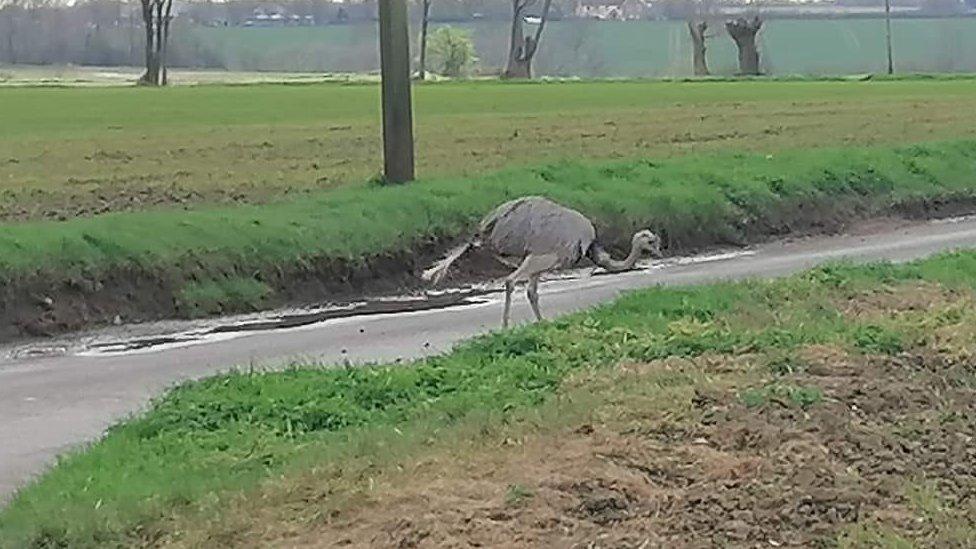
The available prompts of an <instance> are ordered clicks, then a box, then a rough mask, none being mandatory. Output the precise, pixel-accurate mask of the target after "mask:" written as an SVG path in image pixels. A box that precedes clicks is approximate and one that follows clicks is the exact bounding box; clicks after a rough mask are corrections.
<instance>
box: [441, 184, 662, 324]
mask: <svg viewBox="0 0 976 549" xmlns="http://www.w3.org/2000/svg"><path fill="white" fill-rule="evenodd" d="M479 247H485V248H487V249H488V250H489V251H490V252H491V253H492V254H493V255H494V256H495V257H497V258H498V260H499V261H501V262H502V263H504V264H506V265H508V266H510V267H513V268H515V271H514V272H512V273H511V274H510V275H508V276H507V277H506V278H505V311H504V313H503V315H502V327H504V328H507V327H508V325H509V321H510V315H511V307H512V292H513V291H514V290H515V285H516V284H517V283H519V282H523V281H524V282H526V283H527V284H526V296H527V297H528V299H529V305H531V306H532V312H533V313H534V314H535V318H536V320H542V313H541V312H540V311H539V278H540V277H541V276H542V275H543V274H544V273H546V272H548V271H553V270H556V269H563V268H567V267H570V266H572V265H575V264H576V263H578V262H580V261H581V260H582V259H583V258H584V257H586V258H589V259H590V260H591V261H593V263H596V264H597V265H599V266H601V267H603V268H604V269H606V270H608V271H613V272H617V271H626V270H629V269H632V268H633V267H634V265H635V264H636V263H637V261H638V259H640V257H641V254H642V253H648V254H650V255H651V256H652V257H661V239H660V238H659V237H658V235H656V234H655V233H653V232H651V231H650V230H646V229H645V230H641V231H637V232H636V233H635V234H634V237H633V239H632V240H631V248H630V254H629V255H628V256H627V258H626V259H624V260H622V261H618V260H615V259H613V258H612V257H610V254H609V253H607V251H606V250H605V249H604V248H603V247H602V246H600V244H599V243H598V242H597V241H596V229H595V228H594V227H593V223H592V222H591V221H590V220H589V219H587V218H586V216H584V215H583V214H581V213H580V212H578V211H576V210H574V209H571V208H567V207H565V206H562V205H560V204H557V203H555V202H553V201H551V200H549V199H547V198H543V197H539V196H527V197H523V198H518V199H516V200H512V201H509V202H506V203H504V204H502V205H500V206H498V207H497V208H495V209H494V210H493V211H492V212H491V213H489V214H488V215H487V216H485V218H484V219H482V220H481V223H480V224H479V225H478V229H477V230H476V231H475V233H474V234H473V235H472V236H471V237H470V238H469V239H468V240H467V241H465V242H464V243H463V244H461V245H460V246H458V247H456V248H454V249H452V250H451V251H450V252H449V253H448V254H447V256H446V257H444V259H441V260H440V261H438V262H437V263H435V264H434V265H432V266H431V267H430V268H429V269H427V270H426V271H424V273H423V275H422V276H423V279H424V280H426V281H428V282H432V283H434V284H437V283H438V282H440V281H441V280H442V279H443V278H444V276H446V275H447V272H448V269H450V267H451V265H452V264H454V262H455V261H457V260H458V259H460V257H461V256H462V255H464V254H465V253H466V252H467V251H468V250H471V249H472V248H479Z"/></svg>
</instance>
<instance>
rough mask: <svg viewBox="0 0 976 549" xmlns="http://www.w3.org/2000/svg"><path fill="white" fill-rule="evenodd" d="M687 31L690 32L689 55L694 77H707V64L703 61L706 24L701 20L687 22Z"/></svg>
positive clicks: (706, 36)
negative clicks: (692, 64)
mask: <svg viewBox="0 0 976 549" xmlns="http://www.w3.org/2000/svg"><path fill="white" fill-rule="evenodd" d="M688 30H689V31H690V32H691V55H692V61H693V63H694V69H695V76H708V75H709V72H708V62H707V61H706V59H705V50H706V45H705V39H706V38H708V35H707V34H706V33H707V32H708V22H707V21H702V20H697V21H696V20H692V21H688Z"/></svg>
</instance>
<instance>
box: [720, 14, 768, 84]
mask: <svg viewBox="0 0 976 549" xmlns="http://www.w3.org/2000/svg"><path fill="white" fill-rule="evenodd" d="M761 28H762V19H760V18H759V16H758V15H756V16H754V17H753V18H752V19H746V18H745V17H740V18H738V19H733V20H731V21H728V22H726V23H725V29H726V30H727V31H729V36H731V37H732V40H734V41H735V45H736V46H737V47H738V48H739V74H746V75H754V74H759V47H758V46H757V45H756V35H757V34H759V30H760V29H761Z"/></svg>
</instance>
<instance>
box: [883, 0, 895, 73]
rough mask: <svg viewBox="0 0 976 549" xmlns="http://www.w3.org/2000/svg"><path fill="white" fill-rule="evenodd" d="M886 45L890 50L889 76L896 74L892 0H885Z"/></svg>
mask: <svg viewBox="0 0 976 549" xmlns="http://www.w3.org/2000/svg"><path fill="white" fill-rule="evenodd" d="M885 44H886V46H887V49H888V74H895V61H894V58H893V57H892V55H891V0H885Z"/></svg>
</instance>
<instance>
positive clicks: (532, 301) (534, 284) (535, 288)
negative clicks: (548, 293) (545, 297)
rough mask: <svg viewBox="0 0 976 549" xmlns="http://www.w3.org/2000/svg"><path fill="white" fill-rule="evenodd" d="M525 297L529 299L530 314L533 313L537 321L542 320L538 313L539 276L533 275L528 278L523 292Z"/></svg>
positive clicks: (540, 314)
mask: <svg viewBox="0 0 976 549" xmlns="http://www.w3.org/2000/svg"><path fill="white" fill-rule="evenodd" d="M525 294H526V296H527V297H528V298H529V305H531V306H532V312H533V313H535V319H536V320H537V321H539V320H542V313H540V312H539V275H538V274H535V275H532V276H531V277H529V284H528V288H526V290H525Z"/></svg>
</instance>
